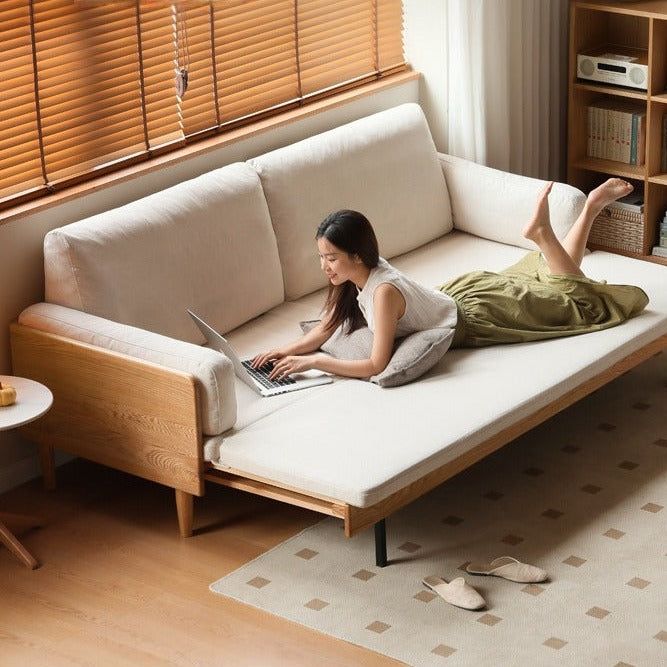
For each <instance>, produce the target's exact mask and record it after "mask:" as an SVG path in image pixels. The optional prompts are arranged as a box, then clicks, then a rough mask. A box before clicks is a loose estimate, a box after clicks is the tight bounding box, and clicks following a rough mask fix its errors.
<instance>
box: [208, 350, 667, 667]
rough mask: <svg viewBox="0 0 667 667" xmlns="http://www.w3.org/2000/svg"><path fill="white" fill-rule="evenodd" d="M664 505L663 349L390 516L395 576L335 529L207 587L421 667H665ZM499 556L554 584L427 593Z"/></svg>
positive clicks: (306, 534)
mask: <svg viewBox="0 0 667 667" xmlns="http://www.w3.org/2000/svg"><path fill="white" fill-rule="evenodd" d="M483 407H484V406H480V409H483ZM666 506H667V354H661V355H659V356H658V357H655V358H653V359H651V360H650V361H649V362H647V363H645V364H643V365H642V366H640V367H639V368H636V369H634V370H633V371H631V372H630V373H627V374H626V375H624V376H623V377H621V378H619V379H617V380H616V381H614V382H613V383H612V384H610V385H608V386H606V387H603V388H602V389H600V390H598V391H597V392H595V393H594V394H592V395H591V396H589V397H587V398H586V399H584V400H583V401H580V402H579V403H578V404H576V405H574V406H572V407H571V408H569V409H568V410H566V411H565V412H562V413H560V414H559V415H557V416H555V417H554V418H552V419H551V420H549V421H548V422H546V423H544V424H542V425H541V426H540V427H538V428H536V429H534V430H533V431H531V432H530V433H528V434H526V435H524V436H523V437H521V438H519V439H518V440H516V441H515V442H513V443H511V444H509V445H507V446H506V447H505V448H504V449H501V450H500V451H498V452H496V453H495V454H493V455H492V456H491V457H489V458H487V459H485V460H484V461H481V462H480V463H478V464H477V465H476V466H474V467H473V468H472V469H469V470H467V471H465V472H464V473H462V474H460V475H458V476H457V477H455V478H453V479H451V480H449V481H448V482H446V483H445V484H443V485H441V486H440V487H439V488H437V489H435V490H433V491H432V492H430V493H429V494H427V495H426V496H424V497H423V498H421V499H419V500H418V501H416V502H414V503H413V504H412V505H410V506H408V507H406V508H404V509H403V510H401V511H400V512H398V513H396V514H394V515H392V516H391V517H389V518H388V519H387V546H388V557H389V559H390V561H391V562H390V564H389V566H388V567H386V568H378V567H376V566H375V564H374V563H375V556H374V546H373V531H372V530H369V531H365V532H364V533H363V534H361V535H358V536H356V537H354V538H352V539H349V540H347V539H345V538H344V536H343V534H342V523H341V522H340V521H337V520H335V519H332V518H327V519H324V520H323V521H321V522H319V523H317V524H316V525H314V526H312V527H310V528H308V529H306V530H304V531H303V532H302V533H300V534H298V535H296V536H295V537H293V538H291V539H289V540H287V541H286V542H284V543H282V544H280V545H279V546H278V547H276V548H274V549H272V550H271V551H269V552H267V553H265V554H263V555H262V556H260V557H259V558H257V559H255V560H253V561H252V562H250V563H247V564H246V565H244V566H243V567H241V568H239V569H238V570H236V571H235V572H232V573H231V574H229V575H227V576H226V577H223V578H222V579H220V580H219V581H216V582H215V583H213V584H212V585H211V590H212V591H214V592H215V593H219V594H221V595H225V596H229V597H231V598H234V599H236V600H240V601H241V602H244V603H246V604H249V605H253V606H255V607H258V608H259V609H263V610H265V611H267V612H270V613H272V614H276V615H278V616H281V617H283V618H286V619H289V620H291V621H294V622H296V623H300V624H302V625H305V626H307V627H309V628H312V629H314V630H317V631H319V632H323V633H326V634H329V635H333V636H334V637H339V638H340V639H343V640H345V641H348V642H352V643H354V644H358V645H360V646H364V647H366V648H368V649H370V650H372V651H376V652H378V653H381V654H384V655H387V656H390V657H392V658H396V659H398V660H401V661H404V662H405V663H406V664H409V665H418V666H420V667H421V666H428V665H447V666H448V667H449V666H450V665H466V666H467V665H483V666H487V665H493V666H504V665H521V666H523V665H531V666H532V665H540V666H541V665H559V666H562V665H572V666H576V667H581V666H587V665H595V666H596V667H597V666H607V665H608V666H609V667H612V666H622V665H634V666H636V667H640V666H642V667H643V666H651V667H653V666H657V665H667V508H666ZM502 555H512V556H514V557H516V558H518V559H520V560H524V561H527V562H530V563H533V564H535V565H539V566H540V567H543V568H544V569H546V570H547V571H548V572H549V573H550V576H551V579H550V581H549V582H546V583H543V584H539V585H524V584H517V583H512V582H509V581H506V580H503V579H498V578H496V577H475V576H473V575H469V574H465V575H464V576H465V578H466V580H467V581H468V582H469V583H471V584H472V585H474V586H475V587H476V588H477V589H478V590H479V591H480V592H481V593H482V595H483V596H484V597H485V599H486V600H487V604H488V607H487V609H485V610H482V611H477V612H472V611H465V610H463V609H458V608H456V607H452V606H450V605H449V604H447V603H446V602H444V601H443V600H442V599H441V598H440V597H436V596H434V595H433V594H432V593H430V592H429V591H428V590H427V589H426V588H424V587H423V586H422V585H421V579H422V577H424V576H426V575H430V574H437V575H440V576H443V577H445V578H446V579H452V578H454V577H456V576H461V575H462V571H461V568H462V567H463V566H464V565H465V564H466V563H467V562H469V561H472V560H475V561H478V560H480V559H486V558H489V559H490V558H492V557H497V556H502Z"/></svg>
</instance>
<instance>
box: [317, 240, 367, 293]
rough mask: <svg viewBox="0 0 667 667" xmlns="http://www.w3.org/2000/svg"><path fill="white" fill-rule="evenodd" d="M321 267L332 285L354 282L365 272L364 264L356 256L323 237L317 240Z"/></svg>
mask: <svg viewBox="0 0 667 667" xmlns="http://www.w3.org/2000/svg"><path fill="white" fill-rule="evenodd" d="M317 249H318V251H319V254H320V266H321V267H322V271H324V273H325V274H326V276H327V278H329V280H330V282H331V284H332V285H342V284H343V283H344V282H345V281H347V280H352V281H353V282H354V280H355V278H356V279H358V278H359V275H360V272H363V268H364V265H363V262H362V261H361V260H360V259H359V258H358V257H357V256H356V255H349V254H348V253H346V252H345V251H344V250H341V249H340V248H338V247H336V246H335V245H334V244H333V243H331V241H328V240H327V239H325V238H324V237H323V236H322V237H320V238H319V239H317Z"/></svg>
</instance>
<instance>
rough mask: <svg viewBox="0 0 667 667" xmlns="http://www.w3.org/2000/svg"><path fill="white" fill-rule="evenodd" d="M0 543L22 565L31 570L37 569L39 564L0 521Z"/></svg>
mask: <svg viewBox="0 0 667 667" xmlns="http://www.w3.org/2000/svg"><path fill="white" fill-rule="evenodd" d="M0 542H2V543H3V544H4V545H5V546H6V547H7V548H8V549H9V550H10V551H11V552H12V553H13V554H14V555H15V556H16V557H17V558H18V559H19V560H20V561H21V562H22V563H23V564H24V565H27V566H28V567H29V568H30V569H31V570H34V569H36V568H38V567H39V563H38V562H37V561H36V560H35V559H34V558H33V557H32V555H31V554H30V553H29V552H28V550H27V549H26V548H25V547H24V546H23V545H22V544H21V543H20V542H19V541H18V540H17V539H16V538H15V537H14V535H13V534H12V533H11V532H10V530H9V528H7V526H5V524H4V523H2V522H1V521H0Z"/></svg>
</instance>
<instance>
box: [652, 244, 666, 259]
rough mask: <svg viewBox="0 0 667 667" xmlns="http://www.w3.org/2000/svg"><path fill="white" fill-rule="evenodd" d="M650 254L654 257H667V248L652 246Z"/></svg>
mask: <svg viewBox="0 0 667 667" xmlns="http://www.w3.org/2000/svg"><path fill="white" fill-rule="evenodd" d="M651 254H652V255H654V256H656V257H667V248H662V247H660V246H659V245H654V246H653V250H652V251H651Z"/></svg>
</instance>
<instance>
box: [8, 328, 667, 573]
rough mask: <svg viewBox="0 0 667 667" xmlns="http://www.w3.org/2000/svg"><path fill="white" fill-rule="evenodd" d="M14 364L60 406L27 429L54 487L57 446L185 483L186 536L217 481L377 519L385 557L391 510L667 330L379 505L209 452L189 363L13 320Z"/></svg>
mask: <svg viewBox="0 0 667 667" xmlns="http://www.w3.org/2000/svg"><path fill="white" fill-rule="evenodd" d="M10 338H11V349H12V360H13V369H14V373H15V374H16V375H19V376H23V377H27V378H32V379H33V380H37V381H38V382H42V383H43V384H45V385H46V386H48V387H49V388H50V389H51V391H52V392H53V396H54V402H53V407H52V408H51V410H50V411H49V412H48V413H47V414H46V415H45V416H44V417H43V418H41V419H40V420H38V421H37V422H33V423H32V424H29V425H26V426H24V427H22V429H21V430H22V432H23V433H24V434H25V435H26V436H27V437H28V438H30V439H31V440H33V441H35V442H36V443H38V445H39V451H40V462H41V468H42V475H43V478H44V483H45V486H46V488H49V489H53V488H55V461H54V449H61V450H64V451H65V452H68V453H70V454H74V455H76V456H81V457H83V458H86V459H90V460H91V461H95V462H97V463H101V464H103V465H107V466H110V467H112V468H116V469H117V470H123V471H125V472H128V473H131V474H132V475H137V476H139V477H143V478H145V479H149V480H152V481H154V482H159V483H160V484H164V485H166V486H169V487H171V488H173V489H174V490H175V494H176V508H177V514H178V525H179V529H180V534H181V536H183V537H190V536H191V535H192V529H193V502H194V497H195V496H202V495H204V483H205V482H207V481H208V482H215V483H216V484H222V485H224V486H229V487H231V488H234V489H240V490H242V491H248V492H250V493H254V494H257V495H261V496H266V497H268V498H274V499H276V500H280V501H282V502H285V503H290V504H292V505H298V506H300V507H305V508H307V509H310V510H313V511H315V512H320V513H321V514H328V515H330V516H334V517H337V518H340V519H342V520H343V521H344V524H345V536H346V537H351V536H352V535H354V534H356V533H358V532H359V531H361V530H364V529H366V528H369V527H370V526H371V525H374V526H375V551H376V564H377V565H378V566H384V565H386V564H387V557H386V553H387V552H386V532H385V518H386V517H388V516H389V515H391V514H392V513H393V512H395V511H397V510H398V509H400V508H401V507H403V506H404V505H407V504H408V503H410V502H412V501H413V500H415V499H417V498H419V497H420V496H422V495H423V494H425V493H426V492H427V491H430V490H431V489H433V488H435V487H436V486H438V485H439V484H441V483H442V482H444V481H445V480H447V479H448V478H450V477H452V476H453V475H456V474H457V473H458V472H460V471H462V470H465V469H466V468H468V467H469V466H471V465H472V464H473V463H476V462H477V461H479V460H480V459H482V458H484V457H485V456H487V455H488V454H490V453H491V452H493V451H495V450H497V449H499V448H500V447H502V446H503V445H505V444H507V443H508V442H511V441H512V440H514V439H515V438H517V437H518V436H519V435H521V434H522V433H525V432H526V431H528V430H530V429H531V428H533V427H535V426H537V425H538V424H540V423H541V422H543V421H545V420H546V419H548V418H549V417H551V416H553V415H554V414H556V413H557V412H560V411H561V410H563V409H564V408H566V407H568V406H569V405H571V404H573V403H575V402H576V401H578V400H579V399H581V398H583V397H584V396H586V395H587V394H590V393H591V392H593V391H595V390H596V389H598V388H599V387H601V386H603V385H605V384H607V383H608V382H610V381H611V380H613V379H615V378H617V377H618V376H620V375H622V374H623V373H625V372H626V371H628V370H630V369H631V368H633V367H635V366H637V365H638V364H640V363H642V362H643V361H645V360H647V359H649V358H650V357H652V356H654V355H656V354H658V353H659V352H660V351H662V350H664V349H665V348H667V335H663V336H660V337H659V338H656V339H655V340H653V341H651V342H650V343H648V344H647V345H645V346H644V347H642V348H640V349H638V350H636V351H634V352H632V353H631V354H629V355H628V356H626V357H625V358H624V359H621V360H620V361H618V362H617V363H615V364H614V365H613V366H611V367H610V368H608V369H606V370H604V371H603V372H602V373H600V374H599V375H597V376H595V377H593V378H590V379H589V380H586V381H585V382H583V383H582V384H580V385H579V386H577V387H576V388H575V389H573V390H571V391H569V392H568V393H567V394H564V395H563V396H560V397H559V398H557V399H556V400H555V401H553V402H552V403H550V404H548V405H546V406H544V407H543V408H540V409H539V410H537V411H536V412H534V413H532V414H531V415H529V416H527V417H524V418H523V419H521V420H519V421H517V422H516V423H514V424H512V425H511V426H508V427H507V428H505V429H503V430H502V431H500V432H499V433H497V434H496V435H494V436H492V437H491V438H489V439H488V440H485V441H484V442H481V443H479V444H478V445H476V446H475V447H474V448H473V449H471V450H469V451H467V452H465V453H464V454H462V455H461V456H459V457H457V458H456V459H454V460H453V461H450V462H449V463H446V464H445V465H443V466H441V467H440V468H437V469H436V470H433V471H432V472H430V473H428V474H427V475H425V476H424V477H422V478H421V479H419V480H416V481H414V482H412V483H410V484H408V485H406V486H405V487H404V488H402V489H400V490H399V491H396V492H395V493H393V494H391V495H390V496H389V497H387V498H385V499H384V500H382V501H380V502H379V503H377V504H375V505H372V506H369V507H355V506H352V505H349V504H347V503H343V502H340V501H338V500H334V499H332V498H326V497H323V496H318V495H313V494H310V493H308V492H306V491H303V490H300V489H296V488H291V487H287V486H283V485H281V484H278V483H276V482H273V481H272V480H268V479H262V478H259V477H253V476H251V475H248V474H246V473H243V472H241V471H234V470H231V471H229V472H222V471H220V470H217V469H216V468H214V467H213V466H212V465H210V464H208V463H206V462H205V461H204V459H203V451H202V450H203V447H202V432H201V420H200V414H199V405H200V403H199V386H198V382H197V380H196V379H195V378H194V377H192V376H191V375H189V374H187V373H181V372H178V371H174V370H171V369H168V368H165V367H163V366H159V365H156V364H153V363H150V362H146V361H143V360H140V359H136V358H134V357H130V356H127V355H124V354H120V353H117V352H113V351H110V350H107V349H104V348H99V347H96V346H94V345H89V344H86V343H81V342H79V341H76V340H72V339H69V338H66V337H63V336H58V335H54V334H50V333H45V332H42V331H39V330H36V329H33V328H31V327H25V326H22V325H20V324H17V323H13V324H12V325H11V326H10Z"/></svg>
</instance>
